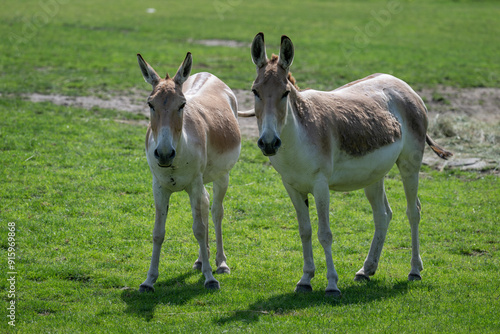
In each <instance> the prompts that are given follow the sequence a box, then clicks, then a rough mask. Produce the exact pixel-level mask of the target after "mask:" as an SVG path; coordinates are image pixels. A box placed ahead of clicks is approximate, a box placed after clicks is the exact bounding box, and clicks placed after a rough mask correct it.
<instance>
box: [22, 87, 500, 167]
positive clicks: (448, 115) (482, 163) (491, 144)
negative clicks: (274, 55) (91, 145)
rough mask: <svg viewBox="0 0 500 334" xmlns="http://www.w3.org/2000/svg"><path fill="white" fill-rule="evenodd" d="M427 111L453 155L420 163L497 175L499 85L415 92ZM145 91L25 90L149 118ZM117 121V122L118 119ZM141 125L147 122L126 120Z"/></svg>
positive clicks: (246, 125)
mask: <svg viewBox="0 0 500 334" xmlns="http://www.w3.org/2000/svg"><path fill="white" fill-rule="evenodd" d="M234 92H235V94H236V97H237V99H238V104H239V109H240V110H249V109H252V108H253V99H254V98H253V95H252V93H251V92H250V91H247V90H234ZM418 93H419V94H420V96H422V98H423V99H424V101H425V103H426V105H427V108H428V109H429V121H430V124H429V133H431V135H432V136H433V137H434V139H435V140H436V141H438V142H439V143H440V144H441V145H442V146H444V147H446V148H447V149H448V150H451V151H452V152H453V153H454V157H453V158H452V159H451V160H449V161H443V160H441V159H439V158H437V157H436V156H435V155H433V154H432V152H430V151H429V152H426V154H425V156H424V163H425V164H428V165H430V166H433V167H435V168H438V169H441V170H442V169H446V168H459V169H463V170H476V171H481V172H485V171H488V172H493V173H497V174H498V173H499V169H500V165H499V164H500V148H499V147H498V143H499V141H500V89H498V88H452V87H436V88H433V89H424V90H421V91H419V92H418ZM146 95H147V92H146V91H133V92H130V93H128V94H123V93H120V94H118V93H116V94H109V95H105V96H103V95H100V96H64V95H55V94H54V95H41V94H31V95H26V96H25V98H26V99H28V100H30V101H32V102H51V103H55V104H59V105H67V106H75V107H81V108H86V109H92V108H96V107H97V108H104V109H115V110H122V111H127V112H132V113H140V114H143V115H145V116H146V117H148V116H149V109H148V108H147V106H146V104H145V102H144V101H145V99H146ZM118 121H121V122H123V120H118ZM126 122H127V123H131V122H132V123H136V124H139V125H143V126H146V125H147V121H126ZM239 123H240V129H241V132H242V134H243V136H245V137H247V138H257V136H258V129H257V122H256V120H255V118H240V119H239Z"/></svg>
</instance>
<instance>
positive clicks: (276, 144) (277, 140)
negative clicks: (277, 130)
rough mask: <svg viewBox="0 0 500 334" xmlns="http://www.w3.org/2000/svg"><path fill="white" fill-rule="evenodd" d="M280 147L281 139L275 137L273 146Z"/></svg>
mask: <svg viewBox="0 0 500 334" xmlns="http://www.w3.org/2000/svg"><path fill="white" fill-rule="evenodd" d="M280 147H281V139H279V138H278V137H276V140H275V142H274V148H275V149H278V148H280Z"/></svg>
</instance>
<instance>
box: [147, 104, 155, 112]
mask: <svg viewBox="0 0 500 334" xmlns="http://www.w3.org/2000/svg"><path fill="white" fill-rule="evenodd" d="M148 106H149V108H150V109H151V112H153V111H155V107H153V105H152V104H151V103H149V102H148Z"/></svg>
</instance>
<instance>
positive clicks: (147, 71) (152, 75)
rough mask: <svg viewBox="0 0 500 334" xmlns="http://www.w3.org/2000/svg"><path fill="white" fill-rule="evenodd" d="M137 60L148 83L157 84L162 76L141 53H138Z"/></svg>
mask: <svg viewBox="0 0 500 334" xmlns="http://www.w3.org/2000/svg"><path fill="white" fill-rule="evenodd" d="M137 62H138V63H139V67H140V68H141V72H142V76H143V77H144V80H146V82H147V83H149V84H150V85H151V86H153V87H154V86H156V85H157V84H158V82H160V76H159V75H158V74H157V73H156V72H155V70H154V69H153V68H152V67H151V66H150V65H149V64H148V63H146V61H145V60H144V58H142V56H141V54H140V53H138V54H137Z"/></svg>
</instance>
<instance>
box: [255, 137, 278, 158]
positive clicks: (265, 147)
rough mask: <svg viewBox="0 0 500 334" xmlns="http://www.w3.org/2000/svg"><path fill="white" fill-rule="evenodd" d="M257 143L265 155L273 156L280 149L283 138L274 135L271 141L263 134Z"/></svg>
mask: <svg viewBox="0 0 500 334" xmlns="http://www.w3.org/2000/svg"><path fill="white" fill-rule="evenodd" d="M257 145H258V146H259V148H260V150H261V151H262V154H264V155H265V156H272V155H275V154H276V153H277V152H278V149H279V148H280V146H281V139H279V137H278V136H273V137H272V139H271V140H270V141H269V140H265V139H264V138H263V136H262V137H260V138H259V140H258V141H257Z"/></svg>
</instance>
